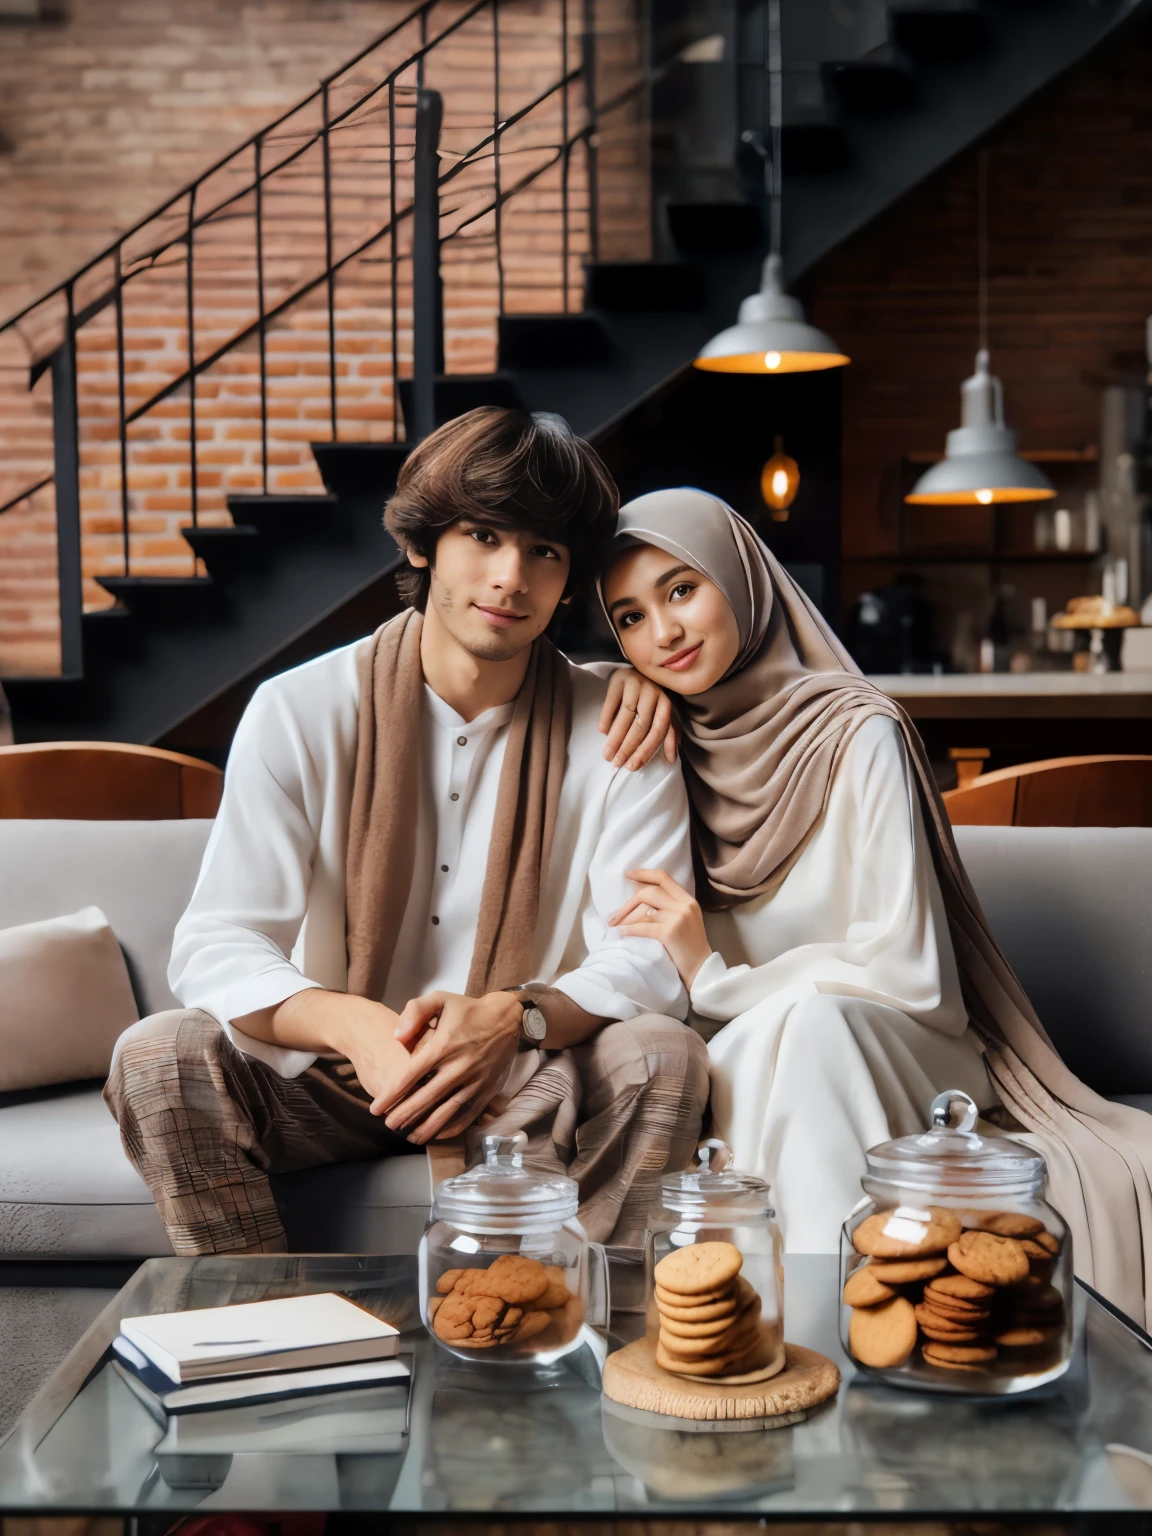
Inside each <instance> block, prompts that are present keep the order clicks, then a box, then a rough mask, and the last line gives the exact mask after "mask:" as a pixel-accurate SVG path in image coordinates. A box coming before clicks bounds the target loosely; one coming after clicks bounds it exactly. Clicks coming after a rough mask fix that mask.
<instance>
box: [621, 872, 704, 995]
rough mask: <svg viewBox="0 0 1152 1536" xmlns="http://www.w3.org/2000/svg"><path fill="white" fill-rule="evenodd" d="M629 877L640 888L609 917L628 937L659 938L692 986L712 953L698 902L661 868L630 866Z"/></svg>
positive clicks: (688, 983)
mask: <svg viewBox="0 0 1152 1536" xmlns="http://www.w3.org/2000/svg"><path fill="white" fill-rule="evenodd" d="M627 875H628V879H629V880H635V881H636V882H637V884H638V885H639V887H640V889H639V890H638V891H637V892H636V894H635V896H633V897H632V899H631V901H628V902H626V903H625V904H624V906H622V907H621V908H620V910H619V912H617V913H615V914H614V915H613V916H612V917H610V918H609V919H608V922H609V924H610V925H611V926H612V927H613V928H615V929H616V930H617V932H618V933H621V934H623V935H624V936H625V937H626V938H630V939H658V940H659V941H660V943H661V944H663V946H664V948H665V949H666V950H667V951H668V954H669V955H670V956H671V959H672V963H673V965H675V967H676V969H677V970H678V971H679V972H680V980H681V981H682V982H683V983H684V985H685V986H686V987H687V988H689V989H691V987H692V983H693V982H694V981H695V980H696V973H697V971H699V969H700V967H701V966H702V965H703V964H704V962H705V960H707V958H708V956H709V955H710V954H711V953H712V946H711V944H710V943H709V942H708V934H707V932H706V931H705V928H704V914H703V913H702V912H701V910H700V903H699V902H698V901H697V900H696V899H695V897H693V896H689V894H688V892H687V891H686V890H685V889H684V887H683V886H682V885H677V884H676V882H675V880H673V878H672V876H671V875H667V874H665V873H664V871H663V870H662V869H630V870H628V871H627Z"/></svg>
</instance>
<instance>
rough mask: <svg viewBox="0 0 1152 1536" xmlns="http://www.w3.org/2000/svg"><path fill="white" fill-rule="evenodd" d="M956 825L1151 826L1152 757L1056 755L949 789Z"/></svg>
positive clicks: (949, 804)
mask: <svg viewBox="0 0 1152 1536" xmlns="http://www.w3.org/2000/svg"><path fill="white" fill-rule="evenodd" d="M944 804H945V806H946V807H947V810H948V815H949V816H950V818H951V820H952V825H953V826H956V827H1152V757H1137V756H1117V757H1053V758H1049V759H1048V760H1047V761H1046V762H1042V763H1019V764H1017V766H1016V767H1014V768H998V769H996V770H995V772H993V773H982V774H980V775H979V776H978V777H976V778H973V779H971V780H970V781H969V782H968V783H967V784H964V785H961V786H960V787H959V788H958V789H952V790H949V791H948V793H947V794H946V795H945V796H944Z"/></svg>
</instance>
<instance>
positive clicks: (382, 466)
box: [312, 443, 411, 505]
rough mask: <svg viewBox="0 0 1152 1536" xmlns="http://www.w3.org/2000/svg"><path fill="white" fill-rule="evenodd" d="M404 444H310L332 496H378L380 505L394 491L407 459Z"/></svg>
mask: <svg viewBox="0 0 1152 1536" xmlns="http://www.w3.org/2000/svg"><path fill="white" fill-rule="evenodd" d="M410 446H411V445H410V444H408V443H313V444H312V457H313V458H314V459H315V460H316V464H317V467H318V468H319V470H320V475H321V478H322V479H323V481H324V484H325V485H326V486H327V487H328V489H329V491H331V492H332V493H333V494H334V495H336V496H357V497H359V496H378V497H379V499H380V503H381V505H383V503H384V501H385V500H386V499H387V498H388V497H389V496H391V494H392V492H393V491H394V490H395V489H396V476H397V475H398V474H399V473H400V466H401V464H403V462H404V460H405V459H406V458H407V457H408V452H409V448H410Z"/></svg>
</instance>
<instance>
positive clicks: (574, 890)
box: [168, 639, 692, 1077]
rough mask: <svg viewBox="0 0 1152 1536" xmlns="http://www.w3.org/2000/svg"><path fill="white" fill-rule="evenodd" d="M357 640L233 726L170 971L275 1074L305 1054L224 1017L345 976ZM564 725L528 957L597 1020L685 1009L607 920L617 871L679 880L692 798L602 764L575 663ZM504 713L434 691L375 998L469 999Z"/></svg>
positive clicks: (594, 693) (278, 685)
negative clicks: (402, 896)
mask: <svg viewBox="0 0 1152 1536" xmlns="http://www.w3.org/2000/svg"><path fill="white" fill-rule="evenodd" d="M370 643H371V642H370V639H365V640H361V641H358V642H356V644H355V645H351V646H345V647H343V648H342V649H341V650H338V651H332V652H329V653H328V654H327V655H325V656H320V657H318V658H317V659H316V660H315V661H310V662H307V663H305V665H304V666H302V667H296V668H294V669H293V670H292V671H290V672H285V673H283V674H281V675H280V676H279V677H275V678H273V679H271V680H270V681H269V682H267V683H264V684H263V685H262V686H261V687H260V688H259V689H258V690H257V692H256V694H255V696H254V697H253V699H252V702H251V704H250V705H249V706H248V709H247V710H246V712H245V714H244V718H243V719H242V720H241V722H240V725H239V728H238V729H237V732H236V737H235V740H234V742H233V746H232V751H231V754H230V756H229V760H228V770H227V774H226V775H225V782H224V797H223V800H222V802H221V806H220V811H219V814H218V815H217V818H216V824H215V826H214V828H213V830H212V835H211V837H210V838H209V841H208V846H207V848H206V850H205V854H204V863H203V865H202V867H201V870H200V877H199V879H198V881H197V883H196V889H195V891H194V892H193V895H192V900H191V902H190V904H189V906H188V910H187V911H186V912H185V914H184V916H183V917H182V918H181V920H180V922H179V924H178V925H177V928H176V933H175V938H174V943H173V949H172V961H171V965H170V967H169V973H168V979H169V983H170V985H171V987H172V991H173V992H174V994H175V995H176V997H177V998H179V1000H180V1001H181V1002H182V1003H183V1004H184V1005H185V1006H186V1007H196V1008H202V1009H204V1010H205V1011H206V1012H208V1013H210V1014H212V1015H214V1016H215V1017H216V1018H217V1019H219V1021H220V1023H221V1025H222V1026H223V1027H224V1028H225V1030H226V1031H227V1032H228V1033H229V1035H230V1036H231V1038H232V1040H233V1042H234V1044H235V1045H237V1046H238V1047H239V1048H240V1049H241V1050H243V1051H246V1052H247V1053H248V1054H249V1055H253V1056H257V1057H259V1058H260V1059H261V1060H263V1061H265V1062H267V1063H268V1065H270V1066H272V1067H275V1068H276V1070H277V1071H279V1072H280V1073H282V1074H283V1075H284V1076H286V1077H295V1076H296V1075H297V1074H299V1073H300V1072H302V1071H304V1070H305V1069H306V1068H307V1067H308V1066H309V1065H310V1064H311V1063H312V1061H313V1060H315V1057H314V1056H313V1055H311V1054H310V1053H306V1052H302V1051H288V1050H284V1049H282V1048H281V1047H278V1046H273V1045H268V1044H266V1043H265V1042H263V1041H260V1040H255V1039H252V1038H251V1037H250V1036H247V1035H245V1034H243V1032H242V1031H240V1030H238V1029H237V1028H236V1027H235V1025H234V1023H233V1021H234V1020H235V1019H238V1018H242V1017H243V1016H244V1015H245V1014H248V1013H253V1012H255V1011H256V1010H257V1009H261V1008H268V1007H271V1006H272V1005H273V1004H276V1003H281V1002H283V1001H284V1000H285V999H286V998H288V997H291V996H293V995H294V994H295V993H297V992H300V991H303V990H304V989H305V988H308V987H325V988H328V989H330V990H333V991H343V990H344V989H345V987H346V985H347V950H346V943H345V867H346V859H347V842H348V816H349V807H350V803H351V794H352V778H353V770H354V765H355V758H356V734H357V715H358V709H359V697H360V681H359V659H360V656H361V654H362V651H363V650H364V648H365V647H367V646H368V645H369V644H370ZM572 690H573V701H572V703H573V709H572V733H571V737H570V740H569V747H568V761H567V766H566V771H565V775H564V782H563V787H562V789H561V794H560V805H559V811H558V815H557V825H556V831H555V835H554V841H553V847H552V854H551V859H550V865H549V868H548V870H547V871H546V872H545V874H544V876H543V878H542V880H541V892H540V917H539V923H538V926H537V951H536V963H535V965H534V967H533V971H532V974H531V975H530V976H525V977H523V978H521V979H522V980H524V981H532V980H535V981H542V982H549V983H551V984H552V985H553V986H555V987H557V988H558V989H559V990H561V991H563V992H566V993H567V994H568V996H569V997H571V998H572V999H573V1001H574V1002H576V1003H578V1004H579V1005H580V1007H581V1008H584V1009H586V1010H587V1012H589V1013H591V1014H594V1015H596V1016H597V1017H600V1018H607V1019H628V1018H633V1017H635V1016H636V1015H637V1014H640V1013H662V1014H670V1015H671V1016H673V1017H674V1018H680V1019H682V1018H684V1017H685V1014H686V1013H687V1007H688V1000H687V995H686V993H685V991H684V988H683V987H682V985H681V983H680V978H679V976H678V975H677V973H676V968H675V966H673V964H672V962H671V960H670V959H669V958H668V955H667V953H666V952H665V950H664V947H663V945H661V944H658V943H657V942H656V941H655V940H652V939H626V938H621V937H620V936H619V935H618V934H617V933H616V932H615V930H613V929H611V928H609V927H608V925H607V919H608V917H609V916H610V915H611V914H612V913H613V912H614V911H615V910H616V909H617V908H618V907H620V906H622V905H623V903H624V902H625V901H626V900H627V899H628V897H629V896H630V895H631V894H632V892H633V890H634V889H635V887H634V886H633V885H632V882H631V881H629V880H627V879H625V874H624V872H625V870H628V869H634V868H649V869H666V870H667V871H668V873H669V874H670V875H671V876H672V877H673V879H675V880H678V881H679V882H680V883H681V884H682V885H684V886H686V887H687V888H689V889H691V888H692V859H691V850H690V845H689V832H688V803H687V796H686V793H685V790H684V783H683V780H682V778H681V775H680V770H679V768H678V767H673V766H670V765H669V764H668V763H666V762H665V761H664V758H663V755H662V754H658V755H657V757H656V758H654V759H653V761H652V762H650V763H649V764H648V765H647V767H645V768H642V769H641V770H640V771H639V772H638V773H629V772H628V771H627V770H626V769H622V768H621V769H615V768H613V767H612V765H611V764H610V763H607V762H605V761H604V757H603V750H604V737H603V736H602V735H601V734H600V732H599V729H598V721H599V715H600V706H601V704H602V702H603V698H604V684H603V683H602V682H601V681H600V680H599V679H598V678H596V677H595V676H593V675H592V674H591V673H589V672H586V671H583V670H582V669H580V668H578V667H574V668H573V669H572ZM511 718H512V706H511V705H508V706H504V707H502V708H499V709H492V710H488V711H486V712H485V713H484V714H482V715H479V716H477V717H476V719H474V720H471V721H467V722H465V721H464V720H463V719H461V717H460V716H459V715H457V714H456V712H455V710H453V709H451V708H450V707H449V706H448V705H447V704H445V703H444V701H443V700H442V699H440V698H439V697H438V696H437V695H436V694H434V693H433V692H432V690H431V689H429V688H427V687H426V688H425V690H424V707H423V709H422V711H421V718H420V719H419V720H418V721H397V722H396V723H395V729H397V730H419V731H420V733H421V742H420V747H421V752H420V762H421V775H420V794H419V804H418V805H416V806H413V807H412V814H413V816H414V817H415V818H416V857H415V860H414V867H413V874H412V883H411V888H410V892H409V900H408V905H407V908H406V911H405V916H404V920H403V923H402V925H401V929H400V933H399V935H398V938H397V943H396V948H395V951H394V958H393V962H392V968H391V972H390V975H389V978H388V986H387V990H386V992H385V995H384V997H383V998H382V999H380V1001H382V1002H384V1003H386V1004H387V1005H388V1006H389V1007H390V1008H393V1009H395V1010H396V1011H397V1012H399V1011H400V1010H401V1009H402V1008H403V1006H404V1004H405V1003H406V1002H407V1001H408V1000H409V998H411V997H416V996H419V995H420V994H421V993H424V992H431V991H437V990H444V991H449V992H463V991H464V989H465V985H466V983H467V978H468V971H469V968H470V964H471V958H472V949H473V944H474V940H475V937H476V924H477V919H478V914H479V910H480V898H481V891H482V888H483V883H484V873H485V869H486V866H487V857H488V846H489V841H490V838H491V834H492V826H493V820H494V816H495V809H496V793H497V786H498V783H499V778H500V768H501V765H502V763H503V759H504V749H505V746H506V743H507V736H508V725H509V722H510V721H511Z"/></svg>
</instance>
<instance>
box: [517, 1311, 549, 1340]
mask: <svg viewBox="0 0 1152 1536" xmlns="http://www.w3.org/2000/svg"><path fill="white" fill-rule="evenodd" d="M551 1321H552V1314H551V1313H550V1312H525V1314H524V1316H523V1317H522V1318H521V1319H520V1321H519V1322H518V1323H517V1324H516V1331H515V1332H514V1333H513V1335H512V1341H513V1343H515V1344H521V1343H523V1341H524V1340H525V1339H531V1338H534V1337H535V1336H536V1334H538V1333H543V1332H544V1330H545V1328H547V1327H548V1325H549V1323H550V1322H551Z"/></svg>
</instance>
